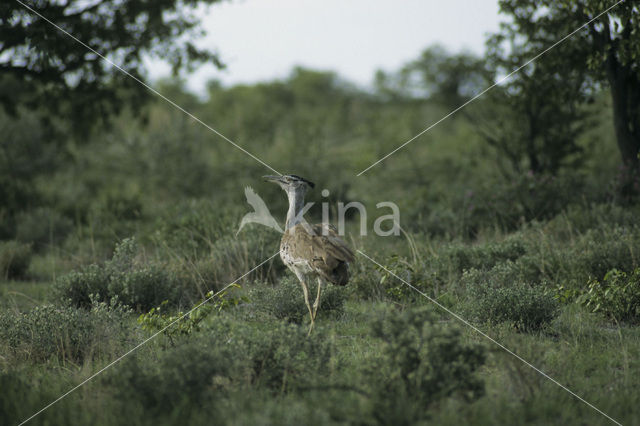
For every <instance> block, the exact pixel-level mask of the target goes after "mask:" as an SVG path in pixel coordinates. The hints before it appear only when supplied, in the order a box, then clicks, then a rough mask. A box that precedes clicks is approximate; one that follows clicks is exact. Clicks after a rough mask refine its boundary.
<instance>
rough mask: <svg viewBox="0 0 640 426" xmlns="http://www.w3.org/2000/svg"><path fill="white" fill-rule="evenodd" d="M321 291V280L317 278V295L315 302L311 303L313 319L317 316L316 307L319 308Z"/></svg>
mask: <svg viewBox="0 0 640 426" xmlns="http://www.w3.org/2000/svg"><path fill="white" fill-rule="evenodd" d="M321 291H322V278H320V277H318V294H317V295H316V301H315V302H313V319H314V320H315V319H316V315H317V314H318V307H319V306H320V292H321Z"/></svg>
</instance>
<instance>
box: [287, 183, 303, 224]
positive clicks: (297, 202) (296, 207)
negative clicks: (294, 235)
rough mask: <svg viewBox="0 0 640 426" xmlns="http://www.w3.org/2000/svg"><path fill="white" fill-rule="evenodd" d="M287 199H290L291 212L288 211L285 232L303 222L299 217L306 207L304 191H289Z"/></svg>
mask: <svg viewBox="0 0 640 426" xmlns="http://www.w3.org/2000/svg"><path fill="white" fill-rule="evenodd" d="M287 197H288V198H289V210H288V211H287V222H286V223H285V230H287V229H289V228H292V227H294V226H296V225H297V224H298V223H300V222H301V221H302V217H301V216H297V215H298V213H299V212H300V211H301V210H302V208H303V207H304V191H302V190H290V191H287Z"/></svg>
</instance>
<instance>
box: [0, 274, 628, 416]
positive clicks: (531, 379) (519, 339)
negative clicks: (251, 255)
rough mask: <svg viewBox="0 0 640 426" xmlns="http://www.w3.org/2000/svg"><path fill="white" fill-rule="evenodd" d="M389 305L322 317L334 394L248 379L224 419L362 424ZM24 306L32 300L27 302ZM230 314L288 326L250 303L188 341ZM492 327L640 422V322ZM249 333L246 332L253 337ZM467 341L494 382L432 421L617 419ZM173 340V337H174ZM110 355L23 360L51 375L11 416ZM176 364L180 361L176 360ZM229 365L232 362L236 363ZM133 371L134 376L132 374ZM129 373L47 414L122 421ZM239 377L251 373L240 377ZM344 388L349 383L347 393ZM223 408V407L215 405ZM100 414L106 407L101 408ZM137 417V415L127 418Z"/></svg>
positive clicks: (366, 304) (567, 311) (560, 376)
mask: <svg viewBox="0 0 640 426" xmlns="http://www.w3.org/2000/svg"><path fill="white" fill-rule="evenodd" d="M20 284H25V283H20ZM16 285H17V284H16V283H3V284H2V299H1V300H2V303H3V304H6V303H7V302H8V301H9V300H11V299H10V298H11V297H13V296H11V294H10V292H9V291H8V288H15V286H16ZM45 288H46V283H38V284H36V283H31V284H26V287H25V289H24V290H25V292H27V293H28V295H29V297H30V298H35V297H39V296H41V295H42V294H43V290H44V289H45ZM297 296H300V295H298V294H295V295H293V296H292V297H297ZM7 297H9V299H7ZM386 305H387V303H384V302H373V301H357V300H350V301H348V302H347V303H346V304H345V306H344V314H343V315H341V316H339V317H335V316H329V317H325V318H322V321H319V322H318V324H317V327H318V330H316V331H317V335H314V337H313V338H312V339H316V338H318V337H317V336H320V335H325V334H326V335H328V337H326V338H325V340H324V343H323V344H322V345H325V344H327V343H326V342H327V341H330V342H333V345H332V347H333V349H332V351H333V352H332V353H331V354H330V362H329V364H328V365H327V366H326V368H328V371H324V370H323V374H326V375H327V376H328V377H329V379H330V381H331V382H335V383H331V384H330V385H327V389H329V391H328V395H324V396H318V395H316V394H314V392H313V391H312V390H298V391H296V392H290V391H289V392H285V393H284V394H282V393H280V392H279V391H276V392H275V394H274V395H271V394H268V395H265V394H263V392H264V390H263V389H262V390H261V389H260V386H258V385H255V384H251V383H244V384H241V385H239V387H240V388H241V389H242V388H245V387H246V389H245V392H248V394H250V395H252V397H251V399H253V398H255V400H253V401H251V403H250V406H252V407H253V408H252V409H250V410H247V411H243V410H239V407H240V405H241V403H242V400H243V398H241V397H240V396H239V395H237V394H235V393H234V392H237V389H236V390H233V391H229V393H227V392H226V391H225V392H223V394H220V395H217V394H216V395H217V397H214V399H215V398H219V401H218V403H221V404H223V405H224V406H229V405H231V406H232V407H235V408H236V409H238V410H237V411H231V412H229V411H225V413H226V414H225V417H224V421H223V423H225V424H244V423H250V422H251V421H258V419H259V421H264V422H266V423H271V422H273V423H282V422H284V423H291V424H293V423H296V422H299V421H305V419H306V420H308V419H315V420H316V421H317V422H318V423H319V424H334V423H340V422H344V421H346V422H348V423H357V419H358V418H367V417H366V416H369V415H370V409H369V408H368V407H367V398H366V397H364V396H362V395H360V394H359V393H358V392H357V391H353V390H349V389H348V388H349V386H351V385H354V384H355V387H358V386H360V387H362V388H364V389H367V384H366V383H362V380H363V376H362V373H361V372H359V370H361V369H362V367H363V364H367V363H368V362H370V360H373V359H376V358H377V357H379V356H380V346H379V343H378V342H377V341H376V339H375V338H374V337H372V336H371V334H370V333H369V328H370V325H371V321H372V318H375V313H376V312H377V311H379V310H380V309H382V308H384V306H386ZM25 308H27V307H26V306H25ZM227 320H232V321H233V322H234V327H236V328H237V329H242V328H243V327H245V328H246V327H248V328H249V329H254V330H255V331H256V332H257V333H268V332H269V331H270V330H272V329H273V328H275V327H278V324H280V321H279V320H277V319H276V318H274V317H271V316H268V317H262V318H260V319H257V318H256V317H255V316H254V315H253V314H252V313H251V312H250V311H248V310H244V311H242V310H238V311H235V310H233V311H227V312H225V313H223V314H222V315H221V316H214V317H211V318H210V319H209V320H208V321H209V323H208V325H207V326H206V327H205V329H204V331H203V332H201V333H200V334H198V335H197V336H193V339H190V340H189V341H188V342H187V343H185V344H192V343H193V342H197V341H198V340H200V339H203V340H207V334H208V333H209V332H208V331H207V330H215V329H216V327H217V324H219V323H220V322H224V321H227ZM439 321H440V322H441V323H442V324H444V325H445V326H446V327H448V326H450V325H454V323H455V322H456V320H454V319H451V318H450V317H448V315H446V314H442V315H441V316H440V317H439ZM292 327H294V328H296V327H297V328H300V331H301V332H302V334H301V337H300V338H302V339H303V340H304V338H303V334H304V331H305V330H306V326H305V325H304V324H302V325H299V326H298V325H292ZM483 329H484V331H486V332H487V333H488V334H489V335H491V336H492V337H494V338H496V339H497V340H498V341H499V342H501V343H502V344H504V345H505V346H506V347H508V348H510V349H512V350H514V351H515V352H516V353H518V354H519V355H521V356H522V357H523V358H524V359H526V360H528V361H530V362H531V363H532V364H534V365H535V366H536V367H539V368H540V369H542V370H543V371H545V372H546V373H548V374H549V375H551V376H552V377H554V378H555V379H556V380H558V381H559V382H560V383H562V384H564V385H566V386H568V387H569V388H570V389H571V390H572V391H574V392H576V393H577V394H578V395H580V396H581V397H583V398H585V399H586V400H587V401H589V402H590V403H593V404H594V405H595V406H597V407H598V408H600V409H602V410H603V411H604V412H606V413H608V414H609V415H611V416H612V417H613V418H615V419H616V420H618V421H621V422H622V423H623V424H635V423H637V422H638V421H639V419H640V409H639V408H638V407H640V404H639V402H640V395H638V392H637V390H636V387H635V379H634V377H636V374H637V371H638V369H639V368H640V365H639V364H640V362H639V361H638V360H639V359H640V330H638V329H637V328H636V327H628V326H621V325H617V326H614V325H612V324H610V323H607V322H606V321H604V320H603V319H602V318H601V317H599V316H597V315H595V314H590V313H588V312H585V310H584V309H582V308H581V307H580V306H577V305H569V306H565V307H564V308H563V309H562V311H561V313H560V315H559V316H558V317H557V318H556V319H555V320H554V322H553V323H552V324H551V325H550V326H549V328H548V329H546V330H545V331H543V332H537V333H521V332H518V331H517V330H516V329H515V328H513V327H510V326H508V325H505V324H502V325H495V326H490V327H486V328H483ZM242 336H244V335H242ZM244 337H245V338H246V336H244ZM163 339H164V337H162V336H161V337H159V338H158V339H157V340H156V341H154V342H153V343H151V344H150V345H149V346H148V347H145V348H144V349H142V350H140V351H139V352H137V353H135V354H133V355H131V357H130V358H134V359H137V360H138V362H139V363H142V364H146V363H147V362H150V363H153V362H154V361H153V360H154V359H155V358H156V357H158V356H162V353H163V352H166V351H167V349H166V347H165V346H164V345H163V344H162V343H163V342H162V340H163ZM463 341H465V342H472V343H478V344H482V345H485V346H486V347H487V349H488V352H487V353H488V358H487V362H486V364H485V365H484V367H482V368H481V370H480V372H479V373H480V374H479V377H480V378H481V379H482V380H483V381H484V383H485V388H486V393H485V395H484V396H482V397H480V398H479V399H477V400H475V401H473V402H470V403H468V402H464V400H461V399H456V398H453V399H451V398H447V399H445V400H442V401H440V402H439V403H437V404H435V405H431V406H429V408H428V410H427V411H426V413H427V414H428V418H429V419H430V421H432V422H435V423H437V424H461V423H464V424H477V425H486V424H524V423H527V424H610V422H609V421H608V420H607V419H606V418H604V417H603V416H602V415H600V414H599V413H597V412H596V411H594V410H593V409H592V408H590V407H588V406H587V405H585V404H584V403H582V402H580V401H578V400H577V399H575V398H574V397H573V396H571V395H569V394H568V393H566V392H565V391H564V390H562V389H560V388H559V387H558V386H557V385H555V384H554V383H552V382H550V381H549V380H547V379H545V378H544V377H542V376H541V375H540V374H538V373H537V372H535V371H533V370H532V369H530V368H529V367H527V366H525V365H524V364H523V363H522V362H520V361H519V360H517V359H515V358H514V357H512V356H511V355H509V354H507V353H505V352H504V351H502V350H501V349H499V348H497V347H496V346H495V345H492V344H491V343H489V342H487V341H486V340H485V339H483V338H482V337H481V336H479V335H478V334H477V333H475V332H473V331H472V330H469V329H466V328H464V329H463ZM164 343H165V344H166V341H165V342H164ZM227 343H228V342H220V345H221V346H225V345H227ZM233 346H234V345H233V344H230V345H229V348H228V349H229V352H228V356H230V357H234V356H238V354H237V353H234V352H233ZM186 353H189V352H188V351H187V352H186ZM186 353H185V355H186ZM180 359H182V358H180ZM106 361H107V360H104V361H102V362H99V361H98V362H96V361H89V362H88V363H86V364H84V365H78V366H77V367H75V368H74V367H72V368H65V369H60V368H57V367H53V366H52V367H48V368H40V367H37V366H34V367H27V366H22V367H21V370H22V374H21V375H20V378H21V380H25V381H26V383H32V381H33V380H37V381H42V382H43V383H44V384H45V385H43V386H40V387H39V388H28V389H27V388H24V389H23V391H24V392H26V394H27V398H26V402H24V403H22V404H21V407H20V408H19V409H18V408H16V407H13V408H12V409H15V410H17V411H16V413H17V412H19V413H20V414H21V416H17V417H11V420H12V422H15V421H17V420H20V419H21V418H23V417H24V416H25V415H26V414H27V413H29V412H32V411H35V410H37V409H39V408H40V407H41V406H42V405H44V403H45V402H47V401H49V400H50V399H52V398H53V397H54V396H55V395H56V394H57V393H62V392H63V391H64V390H65V389H67V388H70V387H71V386H73V385H74V384H75V383H78V382H79V381H80V380H81V379H82V378H84V377H86V376H87V375H88V374H90V373H91V372H92V371H96V370H97V369H98V368H100V367H101V366H103V365H104V364H105V363H106ZM223 364H224V363H223ZM54 365H55V364H54ZM167 365H168V366H171V365H172V364H171V363H169V364H167ZM189 365H190V368H195V369H196V371H197V370H198V366H197V365H198V364H194V365H191V364H189ZM304 365H306V364H304ZM165 367H166V366H165ZM227 367H228V368H230V369H232V368H233V367H232V366H227ZM25 368H26V370H25ZM200 368H201V367H200ZM332 368H333V369H334V370H333V371H332ZM131 371H137V370H135V369H134V370H131ZM131 371H129V373H128V374H131ZM25 373H26V374H25ZM5 374H6V373H5ZM3 377H4V376H3ZM122 377H129V376H127V374H126V370H125V372H124V373H123V369H122V368H121V367H114V368H112V369H111V370H108V371H106V372H105V373H104V374H103V375H102V377H101V378H99V379H96V380H94V381H93V382H92V383H90V384H88V385H86V386H85V387H83V388H82V389H81V390H79V391H77V392H76V393H74V394H72V395H70V396H69V397H68V398H66V400H65V401H64V402H63V403H60V404H58V405H56V406H54V407H52V408H51V409H49V410H47V412H46V413H44V414H43V415H42V417H41V419H40V421H42V422H44V421H51V422H52V423H59V422H60V421H61V420H62V419H65V421H71V420H73V421H76V420H89V419H94V420H98V419H99V422H100V423H102V424H120V423H121V420H118V419H119V417H118V415H117V411H115V410H116V407H119V404H123V401H122V400H119V399H118V396H117V389H118V386H123V385H122V383H120V384H117V385H114V384H113V383H112V382H113V380H116V381H117V379H118V378H122ZM241 377H242V375H241ZM220 380H222V379H220ZM230 380H234V379H233V378H232V379H230ZM240 380H245V379H242V378H241V379H240ZM192 385H193V384H192V383H189V382H186V383H182V385H180V386H179V387H177V388H175V389H170V388H167V389H168V390H166V392H167V394H166V395H165V397H167V398H170V399H172V400H173V398H177V399H178V400H179V399H180V398H181V395H183V393H184V392H185V391H187V390H188V389H189V386H192ZM347 385H349V386H347ZM114 386H115V388H116V389H114ZM138 386H139V391H140V392H141V393H142V392H148V388H146V387H145V386H154V385H153V384H152V383H149V384H148V385H145V384H144V383H142V384H138ZM205 387H206V385H205ZM341 387H344V389H345V390H343V389H342V388H341ZM4 395H6V394H4ZM131 398H133V397H131ZM316 398H319V399H316ZM3 399H5V404H6V403H7V402H9V405H10V401H7V400H6V396H5V397H3ZM336 399H344V400H345V401H350V403H353V404H354V405H353V407H351V408H350V409H346V408H345V409H340V408H336V407H335V406H334V403H335V402H336ZM138 403H139V404H142V406H141V407H138V409H134V410H133V411H132V412H131V413H129V415H132V416H136V417H133V418H135V419H137V420H136V421H137V422H140V423H141V424H147V423H149V424H150V423H153V422H155V421H159V422H160V423H167V424H171V423H173V422H174V421H175V420H176V419H177V418H176V417H175V416H177V415H178V414H179V413H181V412H184V411H183V410H185V409H186V407H182V406H181V405H180V404H176V405H175V406H173V405H172V408H171V409H170V410H169V411H162V410H161V412H159V413H156V414H153V415H149V411H148V409H149V407H147V408H144V407H146V405H145V404H151V405H152V406H155V405H154V404H156V403H157V402H156V403H154V402H139V401H138V402H137V403H136V404H138ZM183 403H184V404H187V406H189V407H190V408H189V410H195V411H194V412H193V413H192V415H191V417H190V419H191V420H192V421H193V422H194V423H196V424H198V423H205V419H206V418H208V417H207V416H208V414H207V413H209V412H210V410H209V409H207V408H205V407H206V404H205V405H202V406H201V405H199V404H200V403H195V402H193V401H189V402H188V403H187V402H183ZM193 404H196V405H195V406H194V405H193ZM156 408H157V407H156ZM214 412H217V411H215V410H214ZM258 412H263V413H264V416H258V415H257V413H258ZM98 413H103V414H102V415H99V414H98ZM256 416H258V417H256ZM336 416H337V417H336ZM359 416H362V417H359ZM120 419H121V418H120ZM131 419H132V418H131V417H129V418H128V420H127V423H129V422H130V421H131ZM152 419H155V420H152ZM172 419H173V420H172ZM8 424H11V422H10V423H8Z"/></svg>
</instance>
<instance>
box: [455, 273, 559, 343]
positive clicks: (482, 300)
mask: <svg viewBox="0 0 640 426" xmlns="http://www.w3.org/2000/svg"><path fill="white" fill-rule="evenodd" d="M473 273H474V271H471V272H470V274H473ZM466 281H467V282H468V283H469V284H468V285H467V292H468V300H467V303H466V304H467V307H466V310H467V312H468V314H469V316H470V317H471V318H473V320H475V321H477V322H480V323H489V324H498V323H503V322H506V323H509V324H511V325H512V326H513V327H515V328H516V329H518V330H520V331H535V330H539V329H541V328H542V327H543V326H544V325H545V324H547V323H549V322H550V321H551V320H553V318H555V317H556V315H557V314H558V302H557V301H556V299H555V298H554V297H553V295H552V294H551V293H548V292H546V291H545V290H544V289H543V288H542V287H540V286H536V287H532V286H530V285H528V284H524V283H518V282H512V283H511V284H510V285H505V286H497V285H495V284H490V283H488V282H486V281H475V282H474V280H473V279H471V278H467V279H466Z"/></svg>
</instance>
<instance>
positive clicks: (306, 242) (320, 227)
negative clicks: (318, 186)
mask: <svg viewBox="0 0 640 426" xmlns="http://www.w3.org/2000/svg"><path fill="white" fill-rule="evenodd" d="M263 178H264V179H265V180H266V181H268V182H273V183H276V184H278V185H279V186H280V187H281V188H282V189H283V190H284V191H285V192H286V194H287V198H288V199H289V210H288V211H287V220H286V222H285V230H284V233H283V235H282V239H281V240H280V258H281V259H282V262H283V263H284V264H285V265H286V266H287V267H288V268H289V269H290V270H291V271H292V272H293V273H294V274H295V276H296V277H297V278H298V280H299V281H300V284H301V286H302V292H303V294H304V301H305V304H306V305H307V309H308V310H309V316H310V318H311V325H310V326H309V333H308V334H309V335H310V334H311V331H312V330H313V325H314V322H315V319H316V314H317V313H318V306H319V305H320V295H321V292H322V286H323V284H325V283H326V282H330V283H332V284H334V285H339V286H345V285H347V283H348V282H349V264H350V263H352V262H353V261H354V260H355V255H354V253H353V251H352V250H351V249H350V248H349V246H348V245H347V243H346V242H345V241H344V240H343V239H342V238H340V236H339V235H338V232H337V230H336V228H335V227H334V226H332V225H330V224H328V223H319V224H315V225H310V224H309V223H308V222H307V221H306V220H304V218H303V213H304V210H303V208H304V196H305V194H306V193H307V191H308V190H309V189H311V188H313V187H314V186H315V184H314V183H313V182H311V181H309V180H307V179H305V178H302V177H300V176H297V175H280V176H263ZM314 278H315V279H316V280H317V281H318V292H317V295H316V300H315V302H314V303H313V306H312V305H311V304H310V303H309V285H308V284H309V281H311V280H313V279H314Z"/></svg>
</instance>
